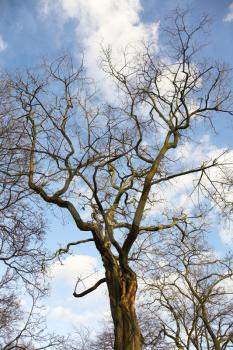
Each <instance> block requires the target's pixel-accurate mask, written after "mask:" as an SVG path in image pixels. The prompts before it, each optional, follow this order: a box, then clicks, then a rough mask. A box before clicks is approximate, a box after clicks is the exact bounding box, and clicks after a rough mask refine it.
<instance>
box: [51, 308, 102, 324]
mask: <svg viewBox="0 0 233 350" xmlns="http://www.w3.org/2000/svg"><path fill="white" fill-rule="evenodd" d="M106 314H108V313H107V312H103V313H102V314H101V313H97V312H96V311H95V310H94V311H93V312H91V311H90V310H89V311H87V312H84V313H82V314H78V313H77V312H74V311H73V310H72V309H70V308H67V307H64V306H57V307H55V308H53V309H51V310H50V311H49V317H50V318H54V319H59V320H63V322H64V321H65V322H67V323H70V324H73V325H76V326H77V325H79V326H81V325H84V326H87V325H88V324H90V323H94V322H96V323H97V322H101V321H103V319H104V318H105V316H106Z"/></svg>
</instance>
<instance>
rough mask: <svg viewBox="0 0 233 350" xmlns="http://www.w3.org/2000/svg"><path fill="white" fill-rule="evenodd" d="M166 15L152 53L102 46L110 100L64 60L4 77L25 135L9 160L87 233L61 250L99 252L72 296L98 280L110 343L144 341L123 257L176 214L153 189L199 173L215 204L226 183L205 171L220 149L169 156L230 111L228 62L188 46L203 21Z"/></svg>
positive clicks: (216, 163)
mask: <svg viewBox="0 0 233 350" xmlns="http://www.w3.org/2000/svg"><path fill="white" fill-rule="evenodd" d="M172 22H173V25H172V28H171V29H170V28H167V29H166V31H165V32H164V33H165V39H166V40H167V43H166V45H165V51H164V52H163V51H160V52H157V53H155V52H154V50H153V45H152V46H151V45H148V46H146V47H145V48H144V50H143V51H140V52H139V53H138V52H135V54H132V52H131V50H126V52H125V54H124V60H123V61H124V63H123V64H117V63H114V60H113V59H112V57H111V50H109V49H107V50H104V58H103V60H102V67H103V69H104V71H105V72H106V74H107V75H108V77H110V78H111V79H112V80H113V82H115V83H116V85H117V88H118V95H117V97H116V99H115V101H114V102H113V104H112V105H111V106H109V103H105V101H103V97H102V96H101V95H100V96H99V98H98V96H97V94H96V91H95V88H94V84H93V81H92V80H91V79H88V78H87V77H86V75H85V69H84V67H83V65H81V67H80V68H79V69H78V70H76V69H75V68H74V66H73V63H72V60H71V59H70V58H69V57H62V58H59V59H57V60H56V61H54V62H53V63H52V64H51V65H49V64H45V65H44V66H43V67H39V68H37V69H35V70H34V71H33V70H32V71H27V72H26V73H24V74H22V75H21V76H17V77H13V78H12V82H11V92H10V97H9V101H10V103H11V106H14V113H13V115H12V120H15V121H17V122H18V123H19V129H20V130H21V131H23V135H24V136H25V139H24V138H20V139H19V140H18V142H17V146H16V147H15V149H14V152H15V153H14V154H15V157H16V158H17V155H18V154H19V153H20V152H22V151H24V152H25V153H26V155H27V157H26V159H29V160H28V163H27V171H26V172H25V175H26V176H27V178H28V185H29V188H30V190H32V191H34V192H35V193H37V194H38V195H39V196H40V197H41V198H42V199H43V200H44V201H45V202H47V203H48V204H53V205H56V206H58V207H60V208H64V209H66V210H67V211H68V212H69V213H70V215H71V217H72V218H73V220H74V222H75V224H76V225H77V228H78V229H79V230H80V231H83V232H86V233H88V234H87V236H85V237H84V239H83V240H81V241H77V242H71V243H70V244H69V245H68V246H67V247H66V248H65V249H64V250H65V251H68V250H69V247H70V246H73V245H78V244H83V243H90V242H93V243H94V244H95V246H96V248H97V250H98V252H99V253H100V256H101V259H102V261H103V265H104V268H105V276H104V277H103V278H102V279H100V280H99V281H98V282H97V283H96V284H95V285H94V286H93V287H91V288H89V289H88V290H85V291H83V292H80V293H78V292H77V291H76V290H75V291H74V293H73V295H74V297H81V296H84V295H86V294H87V293H89V292H91V291H93V290H95V289H96V288H97V287H98V286H99V285H100V284H102V283H106V284H107V288H108V293H109V300H110V307H111V314H112V318H113V323H114V334H115V345H114V347H115V349H117V350H119V349H124V350H128V349H141V347H142V343H143V337H142V335H141V331H140V327H139V324H138V320H137V316H136V311H135V297H136V291H137V273H136V272H135V271H134V270H133V268H132V264H130V259H131V254H132V253H133V246H134V244H135V242H137V241H139V239H141V237H142V235H143V234H144V233H148V232H153V233H154V234H155V235H156V234H158V232H159V231H166V230H168V229H170V228H171V227H175V226H176V225H178V224H179V223H180V222H181V223H182V221H183V219H184V217H185V216H184V213H183V212H180V211H178V210H177V209H176V208H175V207H172V208H171V207H170V208H168V211H167V213H166V215H165V212H164V211H162V210H161V211H159V198H156V194H157V193H158V192H157V191H158V189H161V188H162V186H164V184H167V183H168V181H169V180H171V179H175V178H178V177H181V176H186V175H187V174H193V175H194V174H200V179H199V182H198V184H199V188H200V186H201V183H203V182H202V181H203V179H205V182H204V185H203V186H204V187H203V189H205V191H204V192H205V193H208V194H211V196H212V199H215V200H216V201H217V203H218V204H219V205H221V203H222V202H223V200H224V192H225V190H226V187H225V186H228V189H229V183H223V182H222V183H221V184H220V185H221V186H220V187H218V188H217V190H216V189H215V187H216V186H215V183H214V182H213V181H211V177H210V176H208V174H209V171H210V169H211V168H217V167H219V168H221V169H222V168H223V161H221V157H220V155H219V156H218V157H217V158H214V159H211V160H209V159H208V162H206V163H203V164H200V165H198V166H197V167H195V168H182V164H180V163H181V162H179V161H178V162H176V160H177V154H176V149H177V147H179V146H180V145H181V144H182V142H183V140H185V138H186V137H187V136H188V135H189V136H191V134H192V130H193V128H195V127H197V121H198V120H199V123H203V122H205V121H209V122H210V123H213V122H214V119H213V116H214V115H215V114H220V113H228V112H229V113H232V94H231V91H230V89H229V88H228V85H227V84H226V76H227V74H228V69H227V68H226V67H225V66H224V65H219V64H212V63H210V62H209V60H208V62H207V61H206V60H201V59H200V54H199V49H200V47H199V46H197V45H195V37H196V36H197V35H198V33H200V32H201V31H202V30H203V28H204V27H205V25H206V23H207V18H206V17H203V18H202V19H201V20H200V22H199V23H198V24H197V25H196V26H188V25H186V24H185V13H184V12H182V11H179V10H177V11H176V13H175V16H173V21H172ZM112 89H113V91H116V90H114V87H112ZM101 98H102V101H101V100H100V99H101ZM207 180H208V181H207ZM211 186H212V187H211ZM151 208H153V209H158V210H157V213H158V214H157V215H156V216H155V217H153V218H152V217H151V216H149V215H147V214H148V213H149V210H150V209H151ZM83 212H85V216H83V215H82V213H83Z"/></svg>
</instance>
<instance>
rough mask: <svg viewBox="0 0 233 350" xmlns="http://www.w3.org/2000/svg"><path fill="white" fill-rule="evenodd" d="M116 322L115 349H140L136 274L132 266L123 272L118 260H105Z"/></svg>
mask: <svg viewBox="0 0 233 350" xmlns="http://www.w3.org/2000/svg"><path fill="white" fill-rule="evenodd" d="M104 265H105V269H106V281H107V287H108V292H109V298H110V307H111V314H112V318H113V323H114V334H115V345H114V349H115V350H140V349H142V343H143V338H142V334H141V331H140V327H139V324H138V320H137V316H136V311H135V298H136V292H137V279H136V274H135V273H134V272H133V271H132V269H131V268H130V267H127V268H126V269H125V270H124V271H123V272H122V270H121V269H120V267H119V265H118V263H117V261H115V262H114V264H111V265H110V264H109V262H106V261H105V262H104Z"/></svg>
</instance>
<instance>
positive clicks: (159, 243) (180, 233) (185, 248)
mask: <svg viewBox="0 0 233 350" xmlns="http://www.w3.org/2000/svg"><path fill="white" fill-rule="evenodd" d="M171 231H172V232H170V233H169V232H167V233H165V234H158V236H157V238H156V239H154V237H153V238H152V239H151V238H148V239H149V241H150V245H148V248H147V250H146V251H144V253H142V255H143V254H145V256H144V257H143V256H141V257H140V261H139V263H140V267H141V268H140V269H139V271H141V274H142V276H141V277H142V279H143V284H144V287H143V288H142V290H143V301H142V309H143V313H144V314H146V315H151V317H148V319H149V320H150V323H151V325H150V327H148V329H150V336H149V339H148V340H149V342H148V343H149V344H150V346H151V344H152V345H153V344H154V349H167V348H168V347H169V348H170V349H200V350H201V349H218V350H220V349H221V350H223V349H229V348H231V347H232V346H233V337H232V334H233V333H232V332H233V323H232V312H233V304H232V293H233V284H232V279H233V257H232V253H231V254H230V253H228V254H227V255H226V256H220V253H219V252H216V251H213V250H211V248H210V247H209V246H208V243H207V241H206V234H205V227H203V224H201V225H200V224H199V223H193V220H192V222H189V220H187V221H185V222H183V224H180V223H179V224H176V226H175V227H174V228H173V229H171ZM146 295H147V297H146ZM154 315H156V316H154ZM153 323H155V324H156V328H154V326H153ZM158 326H159V327H158ZM152 334H153V336H151V335H152ZM149 348H151V347H149Z"/></svg>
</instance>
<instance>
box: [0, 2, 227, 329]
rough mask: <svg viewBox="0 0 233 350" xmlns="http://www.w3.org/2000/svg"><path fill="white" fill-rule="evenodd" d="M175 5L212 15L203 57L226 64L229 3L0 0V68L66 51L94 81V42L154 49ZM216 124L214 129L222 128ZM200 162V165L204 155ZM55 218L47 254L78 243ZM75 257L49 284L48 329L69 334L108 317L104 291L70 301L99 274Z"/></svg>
mask: <svg viewBox="0 0 233 350" xmlns="http://www.w3.org/2000/svg"><path fill="white" fill-rule="evenodd" d="M178 5H179V6H181V7H185V6H190V7H191V8H192V19H195V18H198V17H199V16H200V14H202V13H203V12H204V13H208V14H209V15H210V16H211V17H212V19H213V23H212V31H211V32H210V33H209V34H208V37H207V41H208V42H209V46H208V48H207V49H205V54H206V56H207V57H210V58H214V59H216V60H221V61H225V62H227V63H229V64H230V65H231V66H233V62H232V61H233V59H232V58H233V45H232V44H233V40H232V38H233V2H232V0H204V1H203V0H193V1H188V0H187V1H186V0H183V1H177V0H141V1H140V0H118V1H116V0H98V1H94V0H86V1H83V0H59V1H53V0H24V1H20V0H0V13H1V20H0V67H1V68H2V69H7V70H9V71H15V70H16V69H22V68H26V67H31V66H34V65H36V64H37V63H38V62H40V59H41V57H48V58H55V57H56V56H58V55H61V54H62V53H65V52H69V53H71V54H72V55H73V56H74V57H75V59H76V60H77V61H78V58H79V54H80V52H83V51H84V52H85V56H86V62H87V67H88V71H89V74H91V75H94V78H95V79H97V80H101V79H102V76H101V73H99V72H98V70H97V64H96V60H97V59H98V55H99V46H100V44H101V43H104V44H112V45H114V46H115V49H116V52H117V49H119V48H120V47H121V46H122V47H123V46H124V45H127V43H131V42H135V41H136V40H138V39H142V38H146V39H154V40H155V41H156V42H157V45H159V26H158V23H159V21H160V22H161V23H163V22H162V21H163V17H164V16H166V15H167V14H168V13H169V11H170V10H171V9H173V8H175V7H176V6H178ZM227 123H228V122H227ZM227 123H225V124H224V126H227V125H228V124H227ZM229 125H230V124H229ZM218 126H219V127H221V126H222V122H219V123H218ZM231 135H232V127H231V128H229V127H227V128H226V131H225V134H224V137H223V136H222V135H221V136H215V138H214V140H213V138H210V139H208V140H206V139H205V140H204V141H203V145H205V147H207V148H208V147H209V149H213V147H212V146H211V145H212V144H214V145H215V146H216V147H224V146H226V144H228V145H230V146H231V147H232V146H233V143H232V136H231ZM207 143H209V144H208V145H207ZM211 147H212V148H211ZM199 156H200V159H202V156H203V155H202V154H201V155H200V154H199ZM56 215H57V217H58V218H56V217H53V214H50V216H49V219H50V228H51V229H50V232H49V235H48V245H50V246H51V248H54V247H55V246H57V244H59V243H60V244H62V243H64V242H68V241H70V240H77V239H79V238H80V237H82V235H81V234H80V233H77V231H76V229H75V227H74V226H73V224H72V223H69V217H68V216H66V214H64V220H65V221H66V222H68V224H66V225H64V226H63V225H62V220H60V219H59V217H60V216H61V214H60V212H59V211H57V212H56ZM220 241H221V239H220V238H218V240H216V242H218V244H220ZM216 242H215V243H216ZM79 254H81V257H76V256H75V257H73V258H70V257H69V258H67V261H66V265H65V267H63V270H62V268H61V269H60V268H58V267H57V266H55V267H54V271H55V280H54V282H53V283H52V290H51V297H50V299H49V301H48V319H49V325H50V328H52V329H55V330H59V331H61V330H65V331H68V330H69V329H71V327H72V323H74V324H76V325H83V324H87V323H90V320H92V324H93V325H94V324H96V323H95V322H97V321H98V319H101V317H102V316H103V315H104V313H105V312H107V311H108V305H107V302H106V298H105V296H104V295H103V294H104V293H103V291H98V292H97V294H94V295H93V296H88V297H87V298H86V299H85V300H82V301H80V300H78V301H77V300H75V299H74V298H73V297H72V292H73V285H74V283H75V281H74V279H75V276H76V274H77V273H81V272H83V273H84V274H85V273H86V274H90V271H91V269H92V270H95V269H97V270H101V265H100V263H99V262H98V261H97V259H96V255H95V251H94V249H93V248H91V247H90V246H88V249H86V248H84V247H80V249H79ZM74 266H75V268H76V269H77V272H76V270H74V269H73V267H74ZM100 274H101V271H100ZM90 279H92V277H91V278H90Z"/></svg>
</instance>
